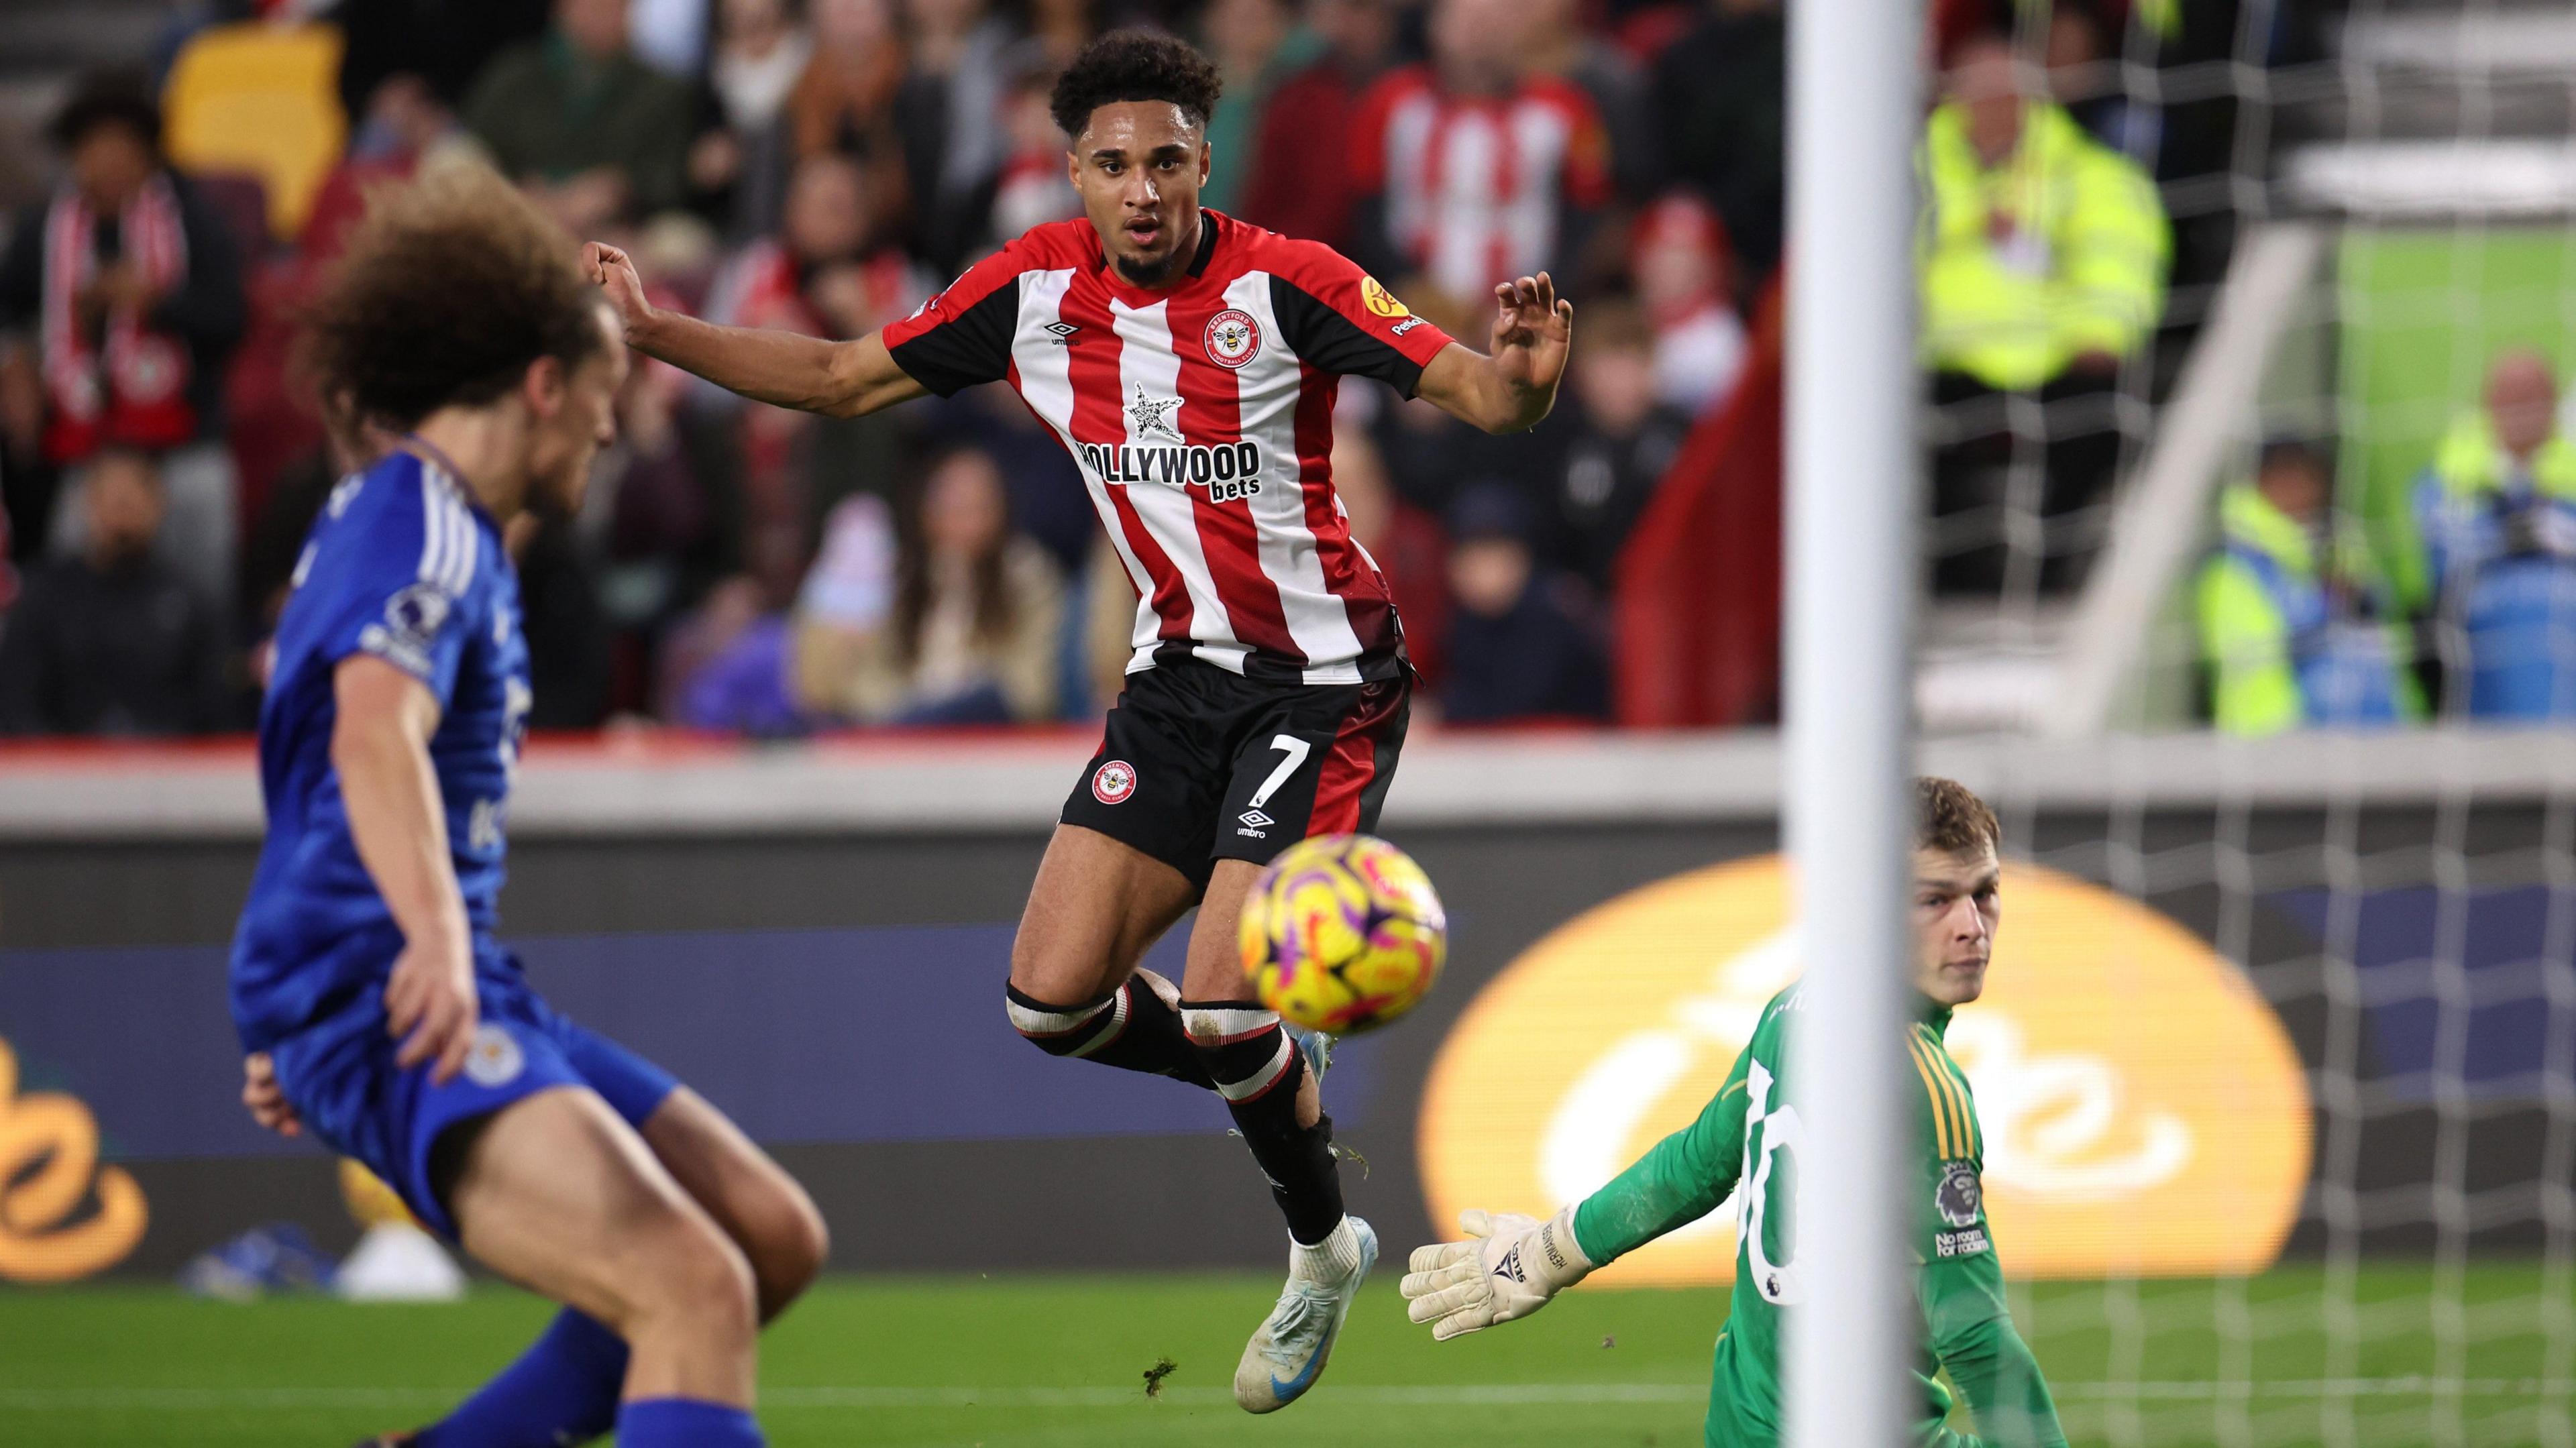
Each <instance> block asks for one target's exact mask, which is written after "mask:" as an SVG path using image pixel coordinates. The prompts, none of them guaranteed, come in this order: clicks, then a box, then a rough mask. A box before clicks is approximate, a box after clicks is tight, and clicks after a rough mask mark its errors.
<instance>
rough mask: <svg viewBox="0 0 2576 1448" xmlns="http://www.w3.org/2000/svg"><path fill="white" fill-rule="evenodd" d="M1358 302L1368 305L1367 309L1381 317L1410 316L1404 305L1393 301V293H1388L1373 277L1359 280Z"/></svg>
mask: <svg viewBox="0 0 2576 1448" xmlns="http://www.w3.org/2000/svg"><path fill="white" fill-rule="evenodd" d="M1360 300H1361V301H1363V302H1366V303H1368V309H1369V310H1370V311H1372V312H1375V313H1377V314H1378V315H1379V316H1381V317H1405V316H1411V315H1412V313H1411V312H1410V311H1409V310H1407V309H1406V307H1405V305H1404V303H1402V302H1399V301H1397V300H1396V299H1395V293H1393V292H1390V291H1388V290H1387V289H1386V287H1385V286H1384V285H1383V284H1381V283H1380V282H1379V281H1378V279H1377V278H1375V277H1368V276H1364V277H1361V278H1360Z"/></svg>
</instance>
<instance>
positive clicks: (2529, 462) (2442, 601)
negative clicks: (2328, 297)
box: [2414, 349, 2576, 719]
mask: <svg viewBox="0 0 2576 1448" xmlns="http://www.w3.org/2000/svg"><path fill="white" fill-rule="evenodd" d="M2485 401H2486V405H2485V406H2484V407H2483V408H2482V409H2480V410H2479V411H2476V412H2473V413H2469V414H2467V415H2465V416H2463V417H2461V418H2460V419H2459V420H2458V421H2457V422H2456V423H2454V424H2453V425H2452V427H2451V430H2450V432H2449V433H2447V434H2446V435H2444V437H2443V439H2442V444H2441V447H2440V448H2439V450H2437V451H2436V452H2435V453H2434V455H2433V463H2432V466H2431V467H2429V468H2427V469H2426V470H2425V471H2424V474H2423V476H2422V477H2421V478H2420V479H2419V480H2418V481H2417V482H2416V484H2415V510H2414V512H2415V517H2414V521H2415V530H2416V536H2417V537H2418V538H2419V539H2420V540H2421V541H2422V544H2423V554H2422V559H2421V568H2422V582H2423V587H2424V590H2425V593H2426V595H2427V601H2428V602H2429V603H2430V604H2431V606H2432V609H2433V612H2434V616H2435V618H2436V619H2437V620H2438V621H2439V623H2440V625H2441V637H2442V638H2443V640H2444V656H2443V663H2444V665H2445V667H2446V669H2447V670H2449V671H2450V677H2449V679H2448V681H2447V682H2446V683H2445V685H2444V689H2443V692H2444V695H2445V697H2446V698H2448V699H2451V700H2454V701H2457V700H2462V699H2465V701H2466V703H2467V709H2468V712H2469V713H2470V714H2471V715H2472V716H2475V717H2479V718H2489V719H2566V718H2571V717H2576V444H2571V443H2569V441H2568V440H2567V439H2566V438H2564V437H2561V436H2559V435H2558V433H2557V408H2558V381H2557V373H2556V370H2555V369H2554V368H2553V367H2552V366H2551V365H2550V362H2549V359H2547V358H2546V357H2543V356H2541V355H2540V354H2539V353H2537V352H2530V351H2523V350H2518V349H2517V350H2513V351H2508V352H2505V353H2503V354H2501V355H2499V356H2498V357H2497V358H2496V359H2495V361H2494V362H2493V363H2492V364H2491V365H2490V367H2489V369H2488V374H2487V385H2486V399H2485ZM2462 673H2465V675H2466V678H2465V679H2462V678H2461V677H2459V676H2460V675H2461V674H2462Z"/></svg>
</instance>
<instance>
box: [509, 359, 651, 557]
mask: <svg viewBox="0 0 2576 1448" xmlns="http://www.w3.org/2000/svg"><path fill="white" fill-rule="evenodd" d="M604 330H605V331H606V333H607V336H606V342H605V345H604V346H602V347H601V348H600V349H599V350H598V351H596V352H593V353H591V354H590V356H589V357H587V358H585V359H584V360H583V361H582V363H581V365H580V366H578V367H575V368H573V369H572V371H571V372H570V373H568V374H565V376H564V380H563V381H562V383H561V384H560V385H559V386H558V387H555V388H548V389H546V390H547V391H548V392H550V393H552V394H553V397H552V398H551V400H552V402H553V406H552V407H551V408H547V407H544V406H540V408H539V410H538V414H537V427H536V440H535V451H534V456H533V457H531V458H530V460H529V469H528V471H529V479H528V503H529V505H530V506H531V507H533V508H535V509H536V510H537V511H539V512H541V513H546V514H549V515H552V516H556V517H569V516H570V515H572V514H574V513H577V512H579V511H580V510H581V495H582V492H583V490H584V489H586V488H587V487H589V485H590V465H591V461H592V460H593V459H594V458H596V457H598V456H599V450H600V449H601V448H603V447H606V446H608V445H609V444H610V443H612V442H614V441H616V440H617V393H618V390H619V389H620V388H622V387H624V386H625V385H626V370H627V366H628V361H627V356H626V343H625V341H624V340H623V339H622V338H620V337H619V336H618V334H617V332H616V330H615V329H614V328H613V327H604Z"/></svg>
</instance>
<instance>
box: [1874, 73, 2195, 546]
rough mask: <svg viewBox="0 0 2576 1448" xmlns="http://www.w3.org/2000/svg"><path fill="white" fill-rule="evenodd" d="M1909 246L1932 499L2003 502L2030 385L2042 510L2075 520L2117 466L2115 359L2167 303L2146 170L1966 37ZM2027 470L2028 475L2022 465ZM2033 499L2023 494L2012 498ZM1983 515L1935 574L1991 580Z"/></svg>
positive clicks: (1970, 509)
mask: <svg viewBox="0 0 2576 1448" xmlns="http://www.w3.org/2000/svg"><path fill="white" fill-rule="evenodd" d="M1921 165H1922V169H1923V174H1924V176H1925V181H1926V191H1925V195H1924V213H1923V220H1922V225H1921V228H1920V231H1919V241H1918V258H1919V265H1920V273H1921V287H1922V307H1923V351H1924V356H1925V359H1926V361H1927V362H1928V363H1929V364H1930V366H1931V367H1932V369H1933V371H1934V380H1933V396H1934V398H1935V400H1936V401H1937V402H1938V403H1940V404H1941V406H1942V409H1943V414H1944V420H1945V427H1944V430H1943V432H1944V435H1943V439H1942V443H1943V445H1942V446H1941V448H1940V451H1939V452H1938V454H1937V455H1936V458H1935V462H1934V489H1935V501H1934V507H1935V511H1936V512H1937V513H1938V514H1940V515H1942V516H1944V517H1948V516H1953V515H1959V514H1968V515H1981V516H1988V517H1994V516H2000V510H2001V508H2002V506H2003V505H2004V504H2006V503H2007V502H2008V501H2016V502H2017V501H2018V499H2017V498H2016V497H2015V493H2014V490H2013V488H2012V475H2013V474H2014V472H2015V471H2016V467H2015V464H2016V462H2017V461H2018V462H2019V463H2020V464H2021V465H2022V466H2023V467H2026V466H2027V455H2025V456H2024V457H2023V458H2021V459H2016V457H2015V452H2016V448H2015V442H2016V439H2015V438H2014V437H2013V435H2012V433H2011V432H2010V430H2009V427H2010V419H2009V417H2008V414H2012V413H2019V412H2022V411H2023V409H2018V408H2012V407H2009V406H2008V405H2007V403H2008V400H2009V399H2013V398H2021V399H2026V400H2029V401H2033V402H2036V403H2037V404H2038V407H2037V408H2036V409H2032V410H2030V412H2029V415H2035V416H2038V417H2040V418H2041V419H2042V424H2041V426H2042V433H2043V435H2042V436H2041V437H2039V438H2031V439H2024V440H2023V441H2026V442H2028V443H2030V444H2033V445H2035V446H2036V447H2038V448H2041V449H2044V452H2045V468H2044V472H2043V475H2042V478H2041V486H2040V488H2039V489H2038V497H2037V499H2036V502H2037V511H2038V513H2039V515H2040V517H2041V518H2042V519H2044V520H2047V521H2049V522H2050V523H2052V524H2060V523H2061V520H2065V522H2064V524H2063V526H2058V527H2052V528H2051V530H2050V531H2051V532H2054V533H2061V534H2062V533H2065V532H2068V531H2070V530H2071V529H2073V528H2076V527H2080V526H2081V523H2082V522H2083V521H2089V519H2079V518H2078V515H2085V514H2088V513H2089V512H2090V510H2092V509H2093V508H2094V507H2095V505H2096V504H2098V503H2099V502H2100V501H2101V500H2102V494H2103V492H2104V490H2105V489H2106V488H2107V487H2108V486H2109V484H2110V480H2111V473H2112V470H2113V469H2114V468H2115V467H2116V466H2117V465H2118V462H2119V453H2120V434H2119V431H2118V425H2117V418H2116V416H2115V412H2114V408H2113V403H2114V402H2115V401H2116V399H2115V397H2114V396H2113V389H2114V388H2116V386H2117V385H2118V378H2119V372H2120V367H2121V364H2122V363H2123V361H2124V360H2125V359H2126V358H2128V357H2129V356H2130V355H2132V354H2133V353H2135V352H2136V351H2137V349H2138V348H2139V346H2140V345H2141V344H2142V343H2143V342H2144V341H2145V340H2146V338H2147V334H2148V332H2149V330H2150V329H2151V328H2153V327H2154V325H2155V322H2156V317H2157V314H2158V312H2159V310H2160V308H2161V306H2162V303H2163V278H2164V267H2165V260H2166V256H2167V252H2168V250H2169V238H2168V233H2167V227H2166V223H2165V215H2164V210H2163V207H2162V205H2161V203H2160V202H2159V201H2158V199H2157V196H2156V189H2155V186H2154V183H2153V182H2151V181H2150V180H2149V179H2148V177H2147V175H2146V173H2145V172H2143V171H2141V170H2140V169H2139V168H2138V167H2137V165H2136V164H2135V163H2134V162H2131V161H2130V160H2129V159H2128V158H2126V157H2124V156H2121V155H2120V154H2118V153H2117V152H2115V151H2112V150H2110V149H2109V148H2107V147H2105V146H2103V145H2102V144H2101V143H2099V142H2097V141H2095V140H2093V139H2092V138H2091V137H2089V136H2087V135H2085V134H2084V131H2083V128H2081V127H2079V126H2078V125H2076V124H2075V122H2074V120H2073V119H2072V118H2071V117H2069V116H2068V115H2067V114H2066V112H2065V111H2064V110H2063V109H2062V108H2060V107H2059V106H2057V105H2056V104H2055V103H2053V102H2052V101H2050V100H2049V99H2048V97H2047V95H2046V93H2045V87H2044V86H2043V85H2042V84H2041V81H2040V73H2039V71H2038V70H2037V68H2036V67H2032V66H2027V65H2025V64H2024V63H2023V62H2022V61H2021V59H2020V58H2019V57H2018V56H2016V55H2015V53H2014V51H2013V48H2012V46H2011V44H2010V42H2008V41H2006V40H2004V39H2003V38H2001V37H1999V36H1992V35H1983V36H1977V37H1974V38H1971V39H1969V40H1968V41H1966V42H1963V43H1962V44H1961V45H1960V47H1959V48H1958V51H1957V53H1956V54H1955V56H1954V57H1953V63H1952V67H1951V70H1950V73H1949V77H1948V98H1947V99H1946V100H1945V101H1944V102H1943V103H1942V104H1941V106H1940V107H1939V108H1938V109H1936V110H1935V111H1934V112H1933V113H1932V118H1931V120H1930V122H1929V123H1928V125H1927V126H1926V128H1925V132H1924V139H1923V151H1922V161H1921ZM2024 476H2025V477H2026V476H2027V474H2026V473H2025V474H2024ZM2020 506H2024V507H2027V506H2028V503H2026V502H2025V503H2020ZM2002 533H2003V529H2002V528H2001V527H2000V526H1997V527H1995V528H1994V529H1993V530H1992V532H1991V533H1990V534H1989V535H1987V536H1989V537H1991V538H1992V539H1993V540H1994V541H1993V542H1991V543H1990V544H1989V543H1984V542H1980V543H1979V544H1977V545H1975V546H1971V547H1969V548H1967V549H1965V550H1961V551H1955V552H1951V553H1949V554H1947V555H1946V556H1945V557H1943V558H1942V559H1941V560H1940V562H1939V564H1938V565H1937V566H1936V570H1935V583H1936V586H1938V587H1941V588H1943V589H1944V590H1947V591H1956V592H1977V591H1990V590H1993V589H1996V588H1999V587H2001V586H2002V584H2003V582H2004V578H2005V570H2006V566H2007V563H2008V561H2009V560H2008V558H2007V555H2006V553H2005V549H2004V547H2003V544H2002V541H2001V538H2002ZM2092 547H2093V540H2090V539H2085V538H2064V537H2061V538H2059V539H2056V540H2053V542H2052V545H2051V546H2050V547H2049V548H2048V549H2047V550H2046V552H2045V554H2044V556H2043V560H2042V563H2041V569H2040V572H2039V574H2038V575H2037V577H2038V583H2039V586H2040V587H2041V588H2043V589H2052V590H2053V589H2058V588H2064V587H2068V586H2071V585H2073V584H2074V583H2076V582H2077V581H2079V579H2080V575H2081V571H2082V568H2083V566H2084V565H2085V564H2086V563H2088V562H2089V561H2090V558H2091V553H2092Z"/></svg>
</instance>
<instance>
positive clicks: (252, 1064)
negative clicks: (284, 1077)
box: [242, 1051, 304, 1136]
mask: <svg viewBox="0 0 2576 1448" xmlns="http://www.w3.org/2000/svg"><path fill="white" fill-rule="evenodd" d="M242 1105H244V1106H246V1107H249V1108H250V1119H251V1120H253V1121H256V1122H258V1123H259V1124H260V1125H261V1126H262V1127H264V1128H266V1129H267V1130H270V1131H274V1132H276V1133H277V1134H278V1135H280V1136H302V1135H303V1134H304V1122H303V1120H302V1118H300V1117H298V1116H297V1115H296V1114H295V1108H294V1107H293V1106H291V1105H289V1104H288V1103H287V1100H286V1092H285V1090H284V1089H283V1088H281V1087H280V1086H279V1085H278V1084H277V1067H276V1065H275V1064H274V1063H273V1062H271V1061H270V1060H269V1059H268V1053H267V1052H266V1051H253V1052H251V1053H250V1054H249V1055H247V1056H244V1057H242Z"/></svg>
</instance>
